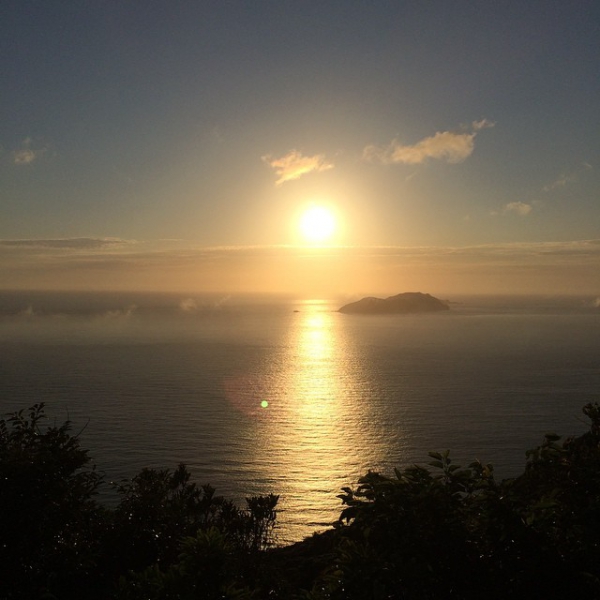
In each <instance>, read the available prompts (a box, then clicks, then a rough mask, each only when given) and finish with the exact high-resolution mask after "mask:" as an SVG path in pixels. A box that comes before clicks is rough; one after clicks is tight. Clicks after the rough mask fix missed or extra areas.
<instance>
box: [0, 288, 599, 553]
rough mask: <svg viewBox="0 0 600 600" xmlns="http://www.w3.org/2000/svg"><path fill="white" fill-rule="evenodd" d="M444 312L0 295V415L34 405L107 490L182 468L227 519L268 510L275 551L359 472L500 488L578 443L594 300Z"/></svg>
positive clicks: (594, 394) (591, 353)
mask: <svg viewBox="0 0 600 600" xmlns="http://www.w3.org/2000/svg"><path fill="white" fill-rule="evenodd" d="M450 301H451V310H450V311H448V312H444V313H435V314H420V315H381V316H364V315H347V314H341V313H339V312H337V309H338V308H339V307H340V306H341V304H343V303H344V301H343V300H340V299H337V300H330V299H302V300H299V299H295V298H259V297H253V298H250V297H230V296H198V297H195V296H187V295H167V294H91V293H90V294H84V293H69V294H67V293H61V294H59V293H42V292H37V293H34V292H1V293H0V392H1V394H0V413H2V414H6V413H9V412H12V411H15V410H19V409H21V408H27V407H28V406H30V405H32V404H34V403H36V402H45V403H46V410H47V414H48V415H49V417H50V422H51V423H54V422H56V423H62V422H63V421H64V420H66V419H70V420H71V421H72V422H73V431H74V432H79V431H81V434H80V439H81V442H82V446H83V447H85V448H88V449H89V450H90V455H91V457H92V459H93V461H94V462H95V463H96V464H97V465H98V468H99V470H100V471H101V472H103V473H104V476H105V480H106V482H111V481H119V480H121V479H123V478H130V477H133V476H134V475H135V474H136V473H137V472H139V470H140V469H142V468H143V467H154V468H161V469H163V468H170V469H173V468H175V467H176V466H177V464H178V463H180V462H183V463H185V464H186V465H187V466H188V468H189V469H190V471H191V472H192V475H193V478H194V480H195V481H197V482H198V483H201V484H204V483H210V484H211V485H212V486H214V487H215V488H216V489H217V493H218V494H220V495H224V496H226V497H229V498H231V499H233V500H235V501H236V502H239V503H243V500H244V498H245V497H249V496H253V495H257V494H266V493H269V492H273V493H276V494H279V495H280V503H279V515H278V521H279V524H278V526H277V532H276V533H277V541H278V543H280V544H286V543H290V542H293V541H296V540H299V539H302V538H303V537H305V536H307V535H310V534H311V533H313V532H315V531H319V530H322V529H324V528H326V527H327V526H328V525H330V524H331V523H332V522H333V521H334V520H335V519H336V518H337V517H338V516H339V513H340V511H341V508H342V506H341V504H340V501H339V499H337V498H336V496H337V494H338V493H340V490H341V488H342V487H343V486H347V485H350V486H351V485H353V484H355V483H356V481H357V479H358V478H359V477H360V476H361V475H362V474H365V473H366V472H367V471H368V470H369V469H371V470H376V471H379V472H382V473H388V474H392V473H393V468H394V467H405V466H408V465H411V464H414V463H417V464H426V463H427V461H428V460H429V458H428V456H427V452H428V451H430V450H436V451H440V450H445V449H450V451H451V457H453V459H454V461H455V462H456V463H457V464H462V465H467V464H468V463H470V462H471V461H473V460H475V459H479V460H481V461H483V462H485V463H492V464H493V465H494V467H495V471H496V473H497V476H498V477H500V478H504V477H511V476H514V475H518V474H519V473H520V472H522V470H523V467H524V465H525V452H526V450H527V449H528V448H532V447H534V446H536V445H537V444H538V443H539V442H541V441H542V439H543V435H544V434H545V433H547V432H551V431H552V432H557V433H559V434H561V435H564V436H568V435H575V434H579V433H583V432H584V431H585V429H586V423H585V419H584V417H583V415H582V413H581V408H582V407H583V405H585V404H586V403H588V402H593V401H599V400H600V309H599V308H598V304H599V303H598V301H597V299H595V298H581V297H564V298H552V297H535V298H534V297H527V298H525V297H494V298H492V297H464V298H450ZM100 497H101V499H102V500H103V501H106V502H107V503H111V502H114V501H115V495H114V491H113V490H112V488H111V486H110V485H108V484H107V485H105V486H104V489H103V491H102V493H101V496H100Z"/></svg>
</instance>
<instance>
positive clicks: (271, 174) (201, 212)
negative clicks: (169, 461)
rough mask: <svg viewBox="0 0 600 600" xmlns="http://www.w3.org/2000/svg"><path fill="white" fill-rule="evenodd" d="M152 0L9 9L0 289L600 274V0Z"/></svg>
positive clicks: (512, 287) (388, 283) (478, 285)
mask: <svg viewBox="0 0 600 600" xmlns="http://www.w3.org/2000/svg"><path fill="white" fill-rule="evenodd" d="M150 4H151V6H150V5H149V6H144V10H143V11H141V10H140V8H139V6H137V3H87V2H83V3H60V2H58V3H57V2H45V3H39V5H38V6H37V7H36V10H30V9H29V8H28V6H27V3H22V2H12V3H11V2H9V3H8V4H7V6H6V8H5V9H4V10H3V14H2V17H3V18H2V19H1V20H0V39H2V40H4V43H5V46H6V48H9V49H11V51H8V52H5V53H3V54H1V55H0V68H1V69H2V72H3V73H5V79H6V80H7V85H6V86H5V89H3V98H2V100H3V105H4V109H5V113H6V115H8V118H6V119H5V120H4V124H3V129H2V132H1V133H0V207H1V211H0V214H1V216H2V218H1V219H0V288H4V289H10V288H14V287H18V288H23V287H32V288H38V289H44V288H58V287H65V288H69V289H76V288H79V289H116V288H118V289H123V288H127V287H129V288H131V289H133V290H135V289H138V288H140V287H143V288H144V289H148V288H154V289H155V290H157V291H160V290H163V289H164V290H165V291H168V290H174V289H189V290H199V289H214V290H218V289H221V290H223V291H229V292H231V291H236V290H240V291H242V290H243V291H254V292H257V293H260V292H262V291H265V292H266V291H272V290H275V289H277V290H281V291H286V290H287V291H289V292H295V290H297V289H304V291H305V293H306V294H307V295H308V296H312V295H314V294H317V293H322V292H321V291H319V290H330V291H332V292H336V291H340V290H349V289H350V290H360V291H364V292H365V293H374V292H376V291H382V288H383V287H385V288H386V289H388V290H389V291H390V292H391V293H393V292H396V293H399V292H401V291H408V290H419V291H427V292H433V291H435V290H440V289H441V290H443V289H447V290H462V291H463V292H464V293H469V292H470V291H481V290H487V291H490V292H495V291H496V290H502V291H504V292H512V293H530V292H531V291H535V290H537V291H539V292H543V293H547V292H551V291H553V290H557V291H558V290H566V291H568V292H569V293H577V292H578V291H580V292H582V293H583V292H584V291H585V290H590V289H594V290H596V292H597V293H599V294H600V285H599V284H598V273H599V272H600V260H599V258H598V255H597V252H596V248H597V247H598V244H599V242H598V240H599V238H600V235H599V229H598V225H599V223H600V202H599V201H598V199H599V197H600V196H599V194H600V169H598V160H599V156H600V155H599V142H598V135H597V130H596V128H594V127H593V126H591V125H590V124H593V123H596V122H597V119H598V116H597V104H598V102H597V97H598V90H597V81H598V73H599V72H600V53H599V52H598V43H597V41H598V32H597V23H598V20H599V18H600V8H599V5H598V3H592V2H585V3H583V4H582V5H581V6H574V5H573V4H572V3H568V2H563V3H560V2H559V3H548V2H544V1H543V0H530V1H528V2H526V3H485V5H480V3H465V4H464V6H461V8H460V10H459V9H458V8H457V7H456V5H455V4H454V3H451V2H444V1H442V0H433V3H432V4H429V3H428V4H427V7H424V5H422V3H405V2H389V3H368V2H363V3H353V4H352V6H351V7H346V6H345V5H343V3H335V2H333V3H328V2H311V1H308V2H303V3H297V2H295V3H294V2H289V0H281V1H280V2H277V3H275V4H273V6H271V4H268V5H267V4H264V3H261V2H255V3H240V5H236V4H233V5H230V3H219V2H217V3H214V6H213V5H212V4H211V3H208V4H207V3H202V2H190V3H183V4H182V6H179V7H178V8H177V10H169V11H167V10H166V9H165V6H166V3H164V2H158V3H150ZM167 13H168V15H167ZM540 15H543V18H541V17H540ZM55 32H60V35H55ZM311 203H313V204H315V205H320V206H323V207H325V208H327V210H329V211H330V212H331V215H332V217H326V216H325V214H324V213H321V215H320V216H318V215H317V214H316V213H313V215H312V216H311V217H309V216H307V215H304V213H305V211H306V210H307V209H308V208H309V206H310V205H311ZM303 215H304V216H303ZM291 246H296V247H297V248H295V250H291V249H290V247H291ZM318 246H323V247H327V248H328V250H327V251H323V252H317V247H318ZM583 246H585V247H587V248H591V249H592V250H591V251H590V252H589V253H588V254H584V253H581V252H579V251H577V252H575V253H569V252H568V251H566V250H564V249H566V248H581V247H583ZM334 247H339V252H337V253H334V252H332V248H334ZM549 247H552V248H560V249H561V250H560V251H559V252H558V254H544V252H545V250H544V251H543V250H540V249H547V248H549ZM257 248H259V249H260V250H258V251H257V250H256V249H257ZM381 248H388V249H389V248H391V249H393V250H392V251H390V252H387V251H386V252H384V253H382V252H380V251H379V250H376V249H381ZM507 248H511V251H510V252H508V253H506V252H505V250H506V249H507ZM525 248H527V249H528V250H526V251H524V250H523V249H525ZM215 249H218V250H215ZM232 249H233V250H232ZM490 249H491V250H490ZM529 249H535V250H532V251H531V252H530V250H529ZM538 250H539V252H538ZM563 250H564V251H563ZM425 256H426V257H427V258H426V259H425V258H424V257H425ZM467 256H468V257H469V259H468V260H469V261H471V262H470V265H471V266H469V264H464V265H463V264H462V263H461V261H462V260H464V259H465V257H467ZM508 256H510V259H508V258H507V257H508ZM392 257H393V258H392ZM499 257H501V258H499ZM517 257H519V258H517ZM553 260H555V262H553ZM567 263H568V265H569V266H568V268H566V267H565V265H566V264H567ZM342 278H343V280H341V279H342ZM284 282H285V285H284ZM286 286H287V287H286Z"/></svg>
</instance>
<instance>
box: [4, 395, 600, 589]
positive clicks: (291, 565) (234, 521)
mask: <svg viewBox="0 0 600 600" xmlns="http://www.w3.org/2000/svg"><path fill="white" fill-rule="evenodd" d="M583 412H584V413H585V415H586V416H587V417H588V418H589V419H590V421H591V423H590V429H589V431H588V432H586V433H585V434H583V435H581V436H579V437H575V438H569V439H565V440H561V439H560V438H559V437H558V436H556V435H547V436H546V438H545V439H544V441H543V443H542V444H541V445H540V446H539V447H537V448H535V449H534V450H531V451H529V452H528V453H527V457H528V458H527V464H526V467H525V470H524V472H523V474H522V475H520V476H519V477H516V478H514V479H506V480H502V481H496V480H495V478H494V472H493V469H492V466H491V465H484V464H481V463H479V462H475V463H473V464H471V465H470V466H469V468H466V469H463V468H460V467H459V466H457V465H454V464H453V463H452V461H451V459H450V456H449V453H448V452H443V453H437V452H431V453H430V458H431V462H429V464H428V466H427V467H422V466H412V467H408V468H406V469H404V470H396V471H395V474H394V476H393V477H386V476H383V475H380V474H378V473H374V472H369V473H367V474H366V475H365V476H364V477H363V478H362V479H361V480H359V482H358V485H357V486H356V487H354V488H351V487H348V488H344V489H343V490H342V493H341V495H340V496H339V498H340V499H341V501H342V510H341V514H340V518H339V522H338V523H337V524H336V525H335V526H334V527H333V528H332V529H331V530H328V531H326V532H324V533H322V534H316V535H314V536H313V537H311V538H307V539H306V540H304V541H303V542H299V543H297V544H294V545H292V546H288V547H284V548H275V547H273V530H274V526H275V522H276V505H277V500H278V498H277V496H274V495H269V496H264V497H255V498H249V499H248V500H247V505H246V507H245V508H239V507H237V506H235V505H234V504H233V503H231V502H230V501H228V500H226V499H224V498H222V497H220V496H217V495H216V494H215V490H214V489H213V488H211V487H210V486H198V485H197V484H196V483H194V482H191V481H190V474H189V472H188V471H187V469H186V468H185V466H184V465H180V466H179V467H177V468H176V469H175V470H174V471H166V470H165V471H157V470H150V469H144V470H142V471H141V472H140V473H139V474H138V475H136V476H135V477H134V478H133V479H132V480H130V481H127V482H124V483H122V484H121V485H119V486H118V493H119V497H120V501H119V503H118V505H117V506H116V507H115V508H108V507H106V506H103V505H102V504H101V503H99V502H97V501H96V500H95V499H94V496H95V494H96V492H97V490H98V487H99V485H100V484H101V483H102V477H101V476H100V475H99V473H98V472H97V471H96V469H95V467H94V466H93V465H91V464H90V459H89V457H88V453H87V450H85V449H83V448H82V447H81V445H80V440H79V437H78V436H77V435H72V434H71V433H70V431H71V430H70V423H69V422H66V423H64V424H63V425H61V426H58V427H57V426H46V427H45V428H44V421H45V419H46V416H45V411H44V405H43V404H38V405H35V406H33V407H31V408H30V409H28V410H26V411H25V410H22V411H19V412H17V413H14V414H12V415H11V416H9V417H7V418H6V419H2V420H0V598H3V599H6V600H12V599H17V598H18V599H21V598H32V599H33V598H39V599H42V598H45V599H53V598H55V599H59V600H62V599H74V598H78V599H82V598H85V599H100V598H102V599H104V598H106V599H127V600H129V599H131V600H138V599H139V600H142V599H145V600H146V599H149V600H163V599H164V600H166V599H175V598H176V599H206V600H213V599H225V598H231V599H238V600H242V599H243V600H245V599H262V598H265V599H266V598H269V599H275V600H277V599H284V598H285V599H294V598H296V599H304V600H338V599H339V600H341V599H349V600H351V599H361V600H368V599H384V598H385V599H419V600H421V599H437V598H451V599H452V598H457V599H458V598H460V599H470V598H477V599H481V598H491V599H494V598H498V599H500V598H502V599H504V598H507V597H509V596H513V597H515V598H562V597H565V596H568V597H571V598H600V407H599V406H598V404H588V405H586V406H585V407H584V409H583Z"/></svg>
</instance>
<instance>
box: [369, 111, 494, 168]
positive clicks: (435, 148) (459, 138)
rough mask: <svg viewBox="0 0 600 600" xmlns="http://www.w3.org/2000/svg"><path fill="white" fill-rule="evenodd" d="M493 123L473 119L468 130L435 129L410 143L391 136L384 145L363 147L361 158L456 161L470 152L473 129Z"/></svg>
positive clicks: (408, 162)
mask: <svg viewBox="0 0 600 600" xmlns="http://www.w3.org/2000/svg"><path fill="white" fill-rule="evenodd" d="M493 126H494V123H492V122H491V121H488V120H487V119H482V120H481V121H473V123H472V124H471V128H472V131H471V132H467V133H455V132H452V131H438V132H437V133H436V134H435V135H432V136H429V137H426V138H424V139H422V140H421V141H420V142H417V143H416V144H412V145H404V144H401V143H400V142H399V141H398V140H397V139H394V140H392V142H391V143H390V144H389V145H388V146H383V147H379V146H375V145H369V146H367V147H366V148H365V149H364V151H363V158H364V159H365V160H368V161H373V162H381V163H383V164H384V165H390V164H405V165H419V164H422V163H424V162H425V161H426V160H428V159H437V160H444V161H446V162H448V163H460V162H463V161H464V160H465V159H467V158H468V157H469V156H471V154H472V153H473V148H474V147H475V136H476V135H477V132H478V131H480V130H481V129H487V128H489V127H493Z"/></svg>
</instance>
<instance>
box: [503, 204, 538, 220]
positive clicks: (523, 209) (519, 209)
mask: <svg viewBox="0 0 600 600" xmlns="http://www.w3.org/2000/svg"><path fill="white" fill-rule="evenodd" d="M532 210H533V206H531V204H526V203H525V202H509V203H508V204H506V205H505V206H504V209H503V212H504V213H507V212H514V213H517V214H518V215H520V216H521V217H526V216H527V215H528V214H529V213H530V212H531V211H532Z"/></svg>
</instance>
